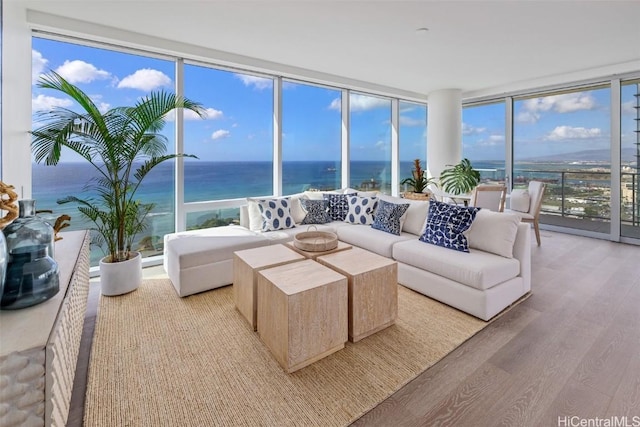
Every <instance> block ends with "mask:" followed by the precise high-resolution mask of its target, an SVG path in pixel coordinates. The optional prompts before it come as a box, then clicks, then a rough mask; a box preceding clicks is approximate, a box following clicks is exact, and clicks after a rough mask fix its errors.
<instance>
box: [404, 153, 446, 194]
mask: <svg viewBox="0 0 640 427" xmlns="http://www.w3.org/2000/svg"><path fill="white" fill-rule="evenodd" d="M400 184H401V185H410V186H411V187H412V188H413V192H414V193H425V190H427V189H428V187H429V185H431V184H434V185H436V184H437V180H436V179H435V178H433V177H432V178H427V174H426V171H424V170H423V169H422V166H421V165H420V159H415V160H414V161H413V169H412V170H411V177H409V178H405V179H403V180H402V181H401V182H400Z"/></svg>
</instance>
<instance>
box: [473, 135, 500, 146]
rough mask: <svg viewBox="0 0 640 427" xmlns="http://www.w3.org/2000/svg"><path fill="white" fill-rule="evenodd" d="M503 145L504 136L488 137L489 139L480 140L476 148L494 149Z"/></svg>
mask: <svg viewBox="0 0 640 427" xmlns="http://www.w3.org/2000/svg"><path fill="white" fill-rule="evenodd" d="M500 145H504V135H489V138H486V139H481V140H479V141H478V143H477V144H476V145H475V146H476V147H496V146H500Z"/></svg>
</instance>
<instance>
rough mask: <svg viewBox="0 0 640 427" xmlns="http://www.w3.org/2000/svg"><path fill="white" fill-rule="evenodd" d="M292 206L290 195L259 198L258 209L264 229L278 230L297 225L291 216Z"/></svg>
mask: <svg viewBox="0 0 640 427" xmlns="http://www.w3.org/2000/svg"><path fill="white" fill-rule="evenodd" d="M290 207H291V202H290V200H289V198H288V197H285V198H282V199H270V200H258V209H259V210H260V215H261V216H262V231H276V230H284V229H287V228H293V227H295V226H296V223H295V222H294V220H293V217H292V216H291V211H290Z"/></svg>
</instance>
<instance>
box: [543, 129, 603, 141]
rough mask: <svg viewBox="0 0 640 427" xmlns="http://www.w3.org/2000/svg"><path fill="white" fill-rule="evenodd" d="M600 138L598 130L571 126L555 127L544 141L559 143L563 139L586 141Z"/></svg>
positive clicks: (600, 131) (600, 132) (600, 133)
mask: <svg viewBox="0 0 640 427" xmlns="http://www.w3.org/2000/svg"><path fill="white" fill-rule="evenodd" d="M600 136H602V130H601V129H599V128H591V129H588V128H584V127H572V126H556V128H555V129H554V130H552V131H551V132H549V134H547V135H546V136H545V137H544V139H545V140H548V141H561V140H565V139H588V138H597V137H600Z"/></svg>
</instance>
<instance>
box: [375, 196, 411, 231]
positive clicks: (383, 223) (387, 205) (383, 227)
mask: <svg viewBox="0 0 640 427" xmlns="http://www.w3.org/2000/svg"><path fill="white" fill-rule="evenodd" d="M407 209H409V203H401V204H397V203H391V202H387V201H385V200H380V201H379V202H378V210H377V211H376V213H375V216H374V218H373V223H372V224H371V228H375V229H376V230H380V231H386V232H387V233H391V234H395V235H396V236H399V235H400V231H401V230H402V226H401V222H400V219H401V218H402V215H404V213H405V212H406V211H407Z"/></svg>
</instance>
